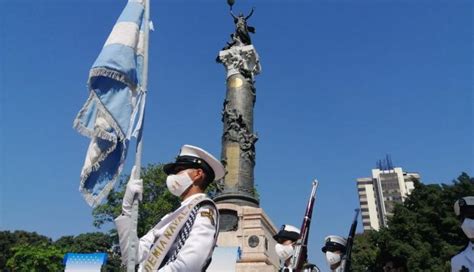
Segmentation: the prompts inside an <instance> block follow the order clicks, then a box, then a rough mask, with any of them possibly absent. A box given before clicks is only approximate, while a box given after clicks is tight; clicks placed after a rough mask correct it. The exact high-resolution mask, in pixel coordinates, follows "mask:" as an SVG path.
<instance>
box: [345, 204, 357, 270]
mask: <svg viewBox="0 0 474 272" xmlns="http://www.w3.org/2000/svg"><path fill="white" fill-rule="evenodd" d="M359 211H360V209H355V212H356V214H355V216H354V221H352V225H351V230H350V231H349V236H348V237H347V244H346V254H344V257H342V265H343V268H344V270H343V271H344V272H349V271H351V254H352V245H353V244H354V235H355V231H356V228H357V217H358V216H359Z"/></svg>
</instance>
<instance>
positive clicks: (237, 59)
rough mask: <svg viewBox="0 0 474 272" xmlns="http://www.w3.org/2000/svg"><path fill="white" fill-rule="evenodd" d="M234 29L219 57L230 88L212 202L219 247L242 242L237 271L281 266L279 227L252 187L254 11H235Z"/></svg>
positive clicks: (264, 270) (257, 63)
mask: <svg viewBox="0 0 474 272" xmlns="http://www.w3.org/2000/svg"><path fill="white" fill-rule="evenodd" d="M231 2H232V4H233V1H229V5H230V7H231V10H230V14H231V16H232V18H233V19H234V24H235V32H234V33H233V34H231V41H230V42H228V43H227V45H226V46H225V47H224V48H223V49H222V50H221V51H220V52H219V55H218V57H217V59H216V61H217V62H219V63H222V64H223V65H224V67H225V69H226V72H227V76H226V86H227V93H226V98H225V100H224V105H223V110H222V122H223V124H224V132H223V135H222V153H221V159H222V162H223V164H224V166H225V168H226V175H225V177H224V179H223V180H222V181H221V183H220V185H219V190H218V193H217V194H216V196H215V198H214V201H215V202H216V203H217V207H218V209H219V212H220V214H221V217H220V218H221V220H220V234H219V238H218V241H217V245H218V247H238V248H239V252H240V254H239V255H240V256H239V258H238V261H237V264H236V271H237V272H250V271H252V272H253V271H255V272H257V271H258V272H267V271H268V272H269V271H277V270H278V267H279V260H278V257H277V256H276V253H275V250H274V247H275V241H274V240H273V238H272V236H273V235H274V234H275V233H276V232H277V228H276V227H275V226H274V224H273V223H272V222H271V220H270V218H269V217H268V216H267V215H266V214H265V212H264V211H263V209H262V208H259V204H260V203H259V200H258V197H257V194H256V190H255V187H254V167H255V142H256V141H257V139H258V137H257V135H256V134H255V133H254V131H253V109H254V106H255V99H256V89H255V76H256V75H258V74H259V73H260V70H261V66H260V59H259V56H258V54H257V51H256V50H255V47H254V46H253V44H252V42H251V39H250V34H249V33H255V28H254V27H251V26H249V25H247V20H248V19H249V18H250V17H251V16H252V14H253V11H254V9H252V11H251V12H250V13H249V15H247V16H244V15H243V14H242V13H240V14H239V15H238V16H235V15H234V14H233V12H232V4H231Z"/></svg>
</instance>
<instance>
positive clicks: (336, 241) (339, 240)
mask: <svg viewBox="0 0 474 272" xmlns="http://www.w3.org/2000/svg"><path fill="white" fill-rule="evenodd" d="M324 242H325V244H324V246H323V247H322V248H321V250H322V251H323V252H324V253H326V251H337V250H339V251H342V252H345V251H346V244H347V240H346V238H344V237H341V236H337V235H329V236H327V237H326V238H324Z"/></svg>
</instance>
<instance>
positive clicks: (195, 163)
mask: <svg viewBox="0 0 474 272" xmlns="http://www.w3.org/2000/svg"><path fill="white" fill-rule="evenodd" d="M190 168H200V169H202V170H203V171H204V173H206V175H207V176H208V177H207V180H209V181H210V182H211V181H214V177H215V174H214V171H213V170H212V168H211V167H210V166H209V164H207V163H206V162H205V161H204V160H203V159H201V158H197V157H193V156H180V157H178V158H176V162H172V163H168V164H165V165H164V166H163V171H164V172H165V173H166V174H167V175H174V174H177V173H178V172H180V171H182V170H185V169H190Z"/></svg>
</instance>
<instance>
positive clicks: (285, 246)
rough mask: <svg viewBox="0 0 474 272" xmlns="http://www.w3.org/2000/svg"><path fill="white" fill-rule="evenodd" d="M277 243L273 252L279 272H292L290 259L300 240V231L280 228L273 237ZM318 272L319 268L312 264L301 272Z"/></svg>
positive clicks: (304, 267) (287, 226)
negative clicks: (279, 264) (277, 261)
mask: <svg viewBox="0 0 474 272" xmlns="http://www.w3.org/2000/svg"><path fill="white" fill-rule="evenodd" d="M273 239H275V241H276V242H277V244H276V245H275V252H276V254H277V255H278V257H279V258H280V263H281V267H280V270H279V271H280V272H293V271H296V270H295V269H293V266H294V265H293V264H292V257H293V256H294V254H295V250H296V248H295V247H296V243H297V241H298V239H300V229H298V228H296V227H295V226H292V225H283V226H281V229H280V231H278V233H277V234H275V235H274V236H273ZM313 271H319V268H318V267H317V266H316V265H314V264H305V265H304V266H303V270H302V272H313Z"/></svg>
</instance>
